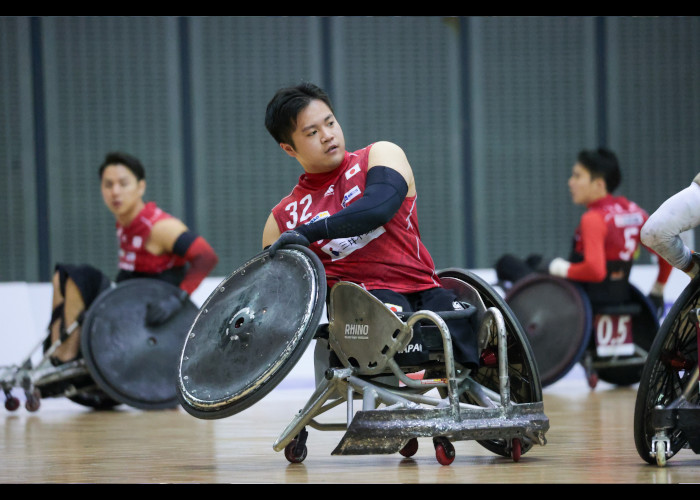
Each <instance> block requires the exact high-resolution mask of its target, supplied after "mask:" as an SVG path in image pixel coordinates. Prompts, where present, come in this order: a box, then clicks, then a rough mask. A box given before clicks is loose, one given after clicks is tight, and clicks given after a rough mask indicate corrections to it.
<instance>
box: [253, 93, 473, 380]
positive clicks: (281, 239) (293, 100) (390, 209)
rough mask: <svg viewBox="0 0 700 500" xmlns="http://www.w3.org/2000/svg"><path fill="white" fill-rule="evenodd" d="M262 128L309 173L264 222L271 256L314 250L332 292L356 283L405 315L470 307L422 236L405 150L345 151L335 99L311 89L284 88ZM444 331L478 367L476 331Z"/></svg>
mask: <svg viewBox="0 0 700 500" xmlns="http://www.w3.org/2000/svg"><path fill="white" fill-rule="evenodd" d="M265 126H266V127H267V130H268V131H269V132H270V134H271V135H272V137H273V138H274V139H275V141H276V142H277V143H278V144H279V145H280V147H281V148H282V150H283V151H284V152H286V153H287V154H288V155H289V156H290V157H292V158H295V159H296V160H297V161H298V162H299V163H300V164H301V166H302V168H303V169H304V173H303V174H302V175H301V176H300V177H299V182H298V184H297V185H296V186H295V187H294V189H293V190H292V192H291V193H290V194H289V195H287V196H286V197H285V198H283V199H282V201H280V202H279V204H277V205H276V206H275V207H274V208H273V209H272V212H271V214H270V216H269V217H268V219H267V222H266V224H265V228H264V230H263V239H262V244H263V248H267V247H269V248H270V250H269V251H270V254H271V255H272V256H273V258H274V254H275V252H276V251H277V250H278V249H279V248H281V247H283V246H285V245H288V244H300V245H304V246H308V247H310V248H311V249H312V250H313V251H314V252H315V253H316V254H317V255H318V256H319V258H320V259H321V262H322V263H323V265H324V267H325V272H326V277H327V283H328V285H329V286H332V285H333V284H335V283H337V282H338V281H340V280H343V281H350V282H353V283H357V284H359V285H361V286H363V287H364V288H365V289H366V290H368V291H369V292H370V293H371V294H373V295H374V296H376V297H377V298H379V299H380V300H382V301H383V302H385V303H387V304H389V305H390V306H392V307H394V308H395V310H399V311H401V310H402V311H416V310H418V309H419V308H420V309H428V310H433V311H448V310H453V309H461V308H463V306H462V304H460V303H459V302H458V301H457V300H456V296H455V294H454V293H453V292H452V291H450V290H447V289H445V288H442V287H441V286H440V283H439V280H438V278H437V276H436V273H435V266H434V264H433V259H432V257H431V256H430V254H429V252H428V250H427V249H426V248H425V246H424V245H423V243H422V241H421V239H420V232H419V230H418V212H417V207H416V201H417V194H416V185H415V179H414V177H413V171H412V170H411V166H410V164H409V163H408V159H407V158H406V155H405V154H404V152H403V150H402V149H401V148H400V147H399V146H397V145H395V144H393V143H390V142H384V141H381V142H377V143H374V144H371V145H369V146H367V147H365V148H363V149H360V150H358V151H355V152H352V153H351V152H348V151H346V150H345V138H344V136H343V131H342V129H341V127H340V124H339V123H338V121H337V119H336V117H335V116H334V113H333V107H332V105H331V102H330V99H329V98H328V96H327V95H326V93H325V92H324V91H323V90H321V89H320V88H318V87H317V86H316V85H313V84H308V83H305V84H301V85H298V86H295V87H290V88H284V89H281V90H279V91H278V92H277V93H276V94H275V96H274V97H273V98H272V100H271V101H270V102H269V104H268V106H267V112H266V116H265ZM447 325H448V327H449V329H450V333H451V334H452V337H453V344H454V353H455V359H456V360H457V361H458V362H459V363H461V364H463V365H464V366H468V367H476V366H478V352H477V351H478V349H477V345H476V332H475V331H474V329H473V328H472V327H471V325H469V324H468V322H466V321H459V320H457V321H448V322H447ZM425 355H426V357H427V353H425Z"/></svg>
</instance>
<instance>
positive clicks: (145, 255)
mask: <svg viewBox="0 0 700 500" xmlns="http://www.w3.org/2000/svg"><path fill="white" fill-rule="evenodd" d="M169 217H172V216H171V215H170V214H168V213H166V212H163V211H162V210H161V209H160V208H158V207H157V206H156V204H155V203H154V202H152V201H151V202H148V203H146V206H145V207H143V210H141V212H139V214H138V215H137V216H136V217H135V218H134V220H132V221H131V223H130V224H129V225H128V226H126V227H124V226H122V225H121V224H119V222H117V224H116V225H117V239H118V240H119V269H123V270H125V271H133V272H137V273H148V274H159V273H162V272H163V271H167V270H168V269H171V268H173V267H182V266H184V265H185V262H186V261H185V259H183V258H182V257H179V256H178V255H175V254H171V253H164V254H162V255H153V254H152V253H150V252H149V251H147V250H146V248H145V245H146V241H148V237H149V236H150V234H151V230H152V229H153V225H154V224H155V223H156V222H158V221H159V220H162V219H167V218H169Z"/></svg>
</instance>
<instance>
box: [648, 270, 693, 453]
mask: <svg viewBox="0 0 700 500" xmlns="http://www.w3.org/2000/svg"><path fill="white" fill-rule="evenodd" d="M699 343H700V276H698V277H695V278H694V279H693V280H691V282H690V283H689V284H688V285H687V286H686V288H685V289H684V290H683V291H682V292H681V294H680V296H679V297H678V299H676V301H675V303H674V304H673V306H672V307H671V309H670V311H669V312H668V314H667V315H666V318H665V319H664V321H663V323H662V324H661V327H660V329H659V331H658V334H657V336H656V338H655V339H654V343H653V345H652V347H651V349H650V351H649V355H648V357H647V360H646V363H645V365H644V370H643V371H642V379H641V382H640V384H639V389H638V390H637V399H636V402H635V409H634V441H635V446H636V448H637V452H638V454H639V456H640V457H641V458H642V459H643V460H644V461H645V462H647V463H649V464H656V465H658V466H659V467H663V466H665V465H666V463H667V461H668V459H669V458H671V457H673V456H674V455H676V454H677V453H678V452H679V451H680V450H681V449H686V448H690V449H691V450H692V451H693V452H694V453H695V454H699V453H700V386H699V384H698V378H699V377H698V350H699V347H700V345H699Z"/></svg>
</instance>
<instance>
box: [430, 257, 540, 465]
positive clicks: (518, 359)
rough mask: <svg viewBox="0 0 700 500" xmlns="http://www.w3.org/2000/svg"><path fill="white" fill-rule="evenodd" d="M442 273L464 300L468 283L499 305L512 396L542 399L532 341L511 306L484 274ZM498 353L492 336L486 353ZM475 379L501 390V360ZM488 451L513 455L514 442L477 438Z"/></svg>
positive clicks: (451, 270) (445, 283)
mask: <svg viewBox="0 0 700 500" xmlns="http://www.w3.org/2000/svg"><path fill="white" fill-rule="evenodd" d="M438 276H439V277H440V280H441V282H442V285H443V286H444V287H445V288H449V289H452V290H455V291H456V292H457V294H458V296H459V297H460V299H465V300H466V299H467V296H466V295H465V293H464V285H463V283H466V284H467V285H471V286H472V287H473V288H475V289H476V291H477V292H479V295H480V296H481V299H482V300H483V302H484V305H485V306H486V307H487V308H489V307H495V308H497V309H498V310H499V311H500V312H501V314H502V315H503V320H504V322H505V327H506V337H507V341H508V379H509V382H510V396H511V399H512V400H513V401H514V402H515V403H535V402H541V401H542V385H541V383H540V375H539V371H538V368H537V364H536V362H535V356H534V354H533V352H532V348H531V347H530V343H529V341H528V339H527V336H526V335H525V332H524V331H523V328H522V326H521V325H520V322H519V321H518V319H517V318H516V317H515V315H514V314H513V312H512V311H511V309H510V307H509V306H508V304H506V302H505V301H504V300H503V298H502V297H501V296H500V295H499V294H498V293H497V292H496V291H495V290H494V289H493V288H492V287H491V286H490V285H489V284H488V283H487V282H486V281H485V280H483V279H482V278H481V277H479V276H478V275H476V274H474V273H472V272H470V271H468V270H465V269H457V268H449V269H444V270H441V271H439V272H438ZM486 351H488V352H491V353H497V352H498V351H497V339H495V338H490V339H489V342H488V345H487V346H486V348H485V350H484V352H486ZM472 377H473V379H474V380H475V381H476V382H478V383H479V384H482V385H483V386H485V387H488V388H489V389H491V390H493V391H495V392H499V390H500V381H499V376H498V363H495V364H486V363H484V364H482V366H481V367H480V368H479V369H478V370H477V372H476V373H474V374H473V375H472ZM465 399H467V400H466V401H464V402H466V403H471V404H477V403H476V401H470V400H468V398H465ZM477 442H478V443H479V444H480V445H481V446H483V447H484V448H486V449H487V450H489V451H491V452H493V453H495V454H497V455H501V456H503V457H507V458H510V457H511V444H510V443H509V442H506V440H504V439H498V440H480V441H477ZM532 446H533V443H531V442H529V441H526V442H522V447H521V450H520V454H521V455H522V454H525V453H526V452H527V451H528V450H530V448H532Z"/></svg>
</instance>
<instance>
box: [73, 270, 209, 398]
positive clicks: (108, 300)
mask: <svg viewBox="0 0 700 500" xmlns="http://www.w3.org/2000/svg"><path fill="white" fill-rule="evenodd" d="M177 291H178V289H177V287H176V286H174V285H172V284H170V283H167V282H165V281H162V280H158V279H153V278H137V279H130V280H126V281H122V282H120V283H119V284H117V286H115V287H112V288H110V289H108V290H106V291H104V292H103V293H102V294H100V296H99V297H98V298H97V299H96V300H95V301H94V302H93V303H92V305H91V306H90V308H89V309H88V311H87V314H86V315H85V321H84V322H83V326H82V329H81V335H80V349H81V352H82V355H83V357H84V359H85V364H86V366H87V368H88V372H89V374H90V376H91V377H92V378H93V379H94V380H95V382H96V383H97V387H98V388H99V389H100V390H101V391H102V392H103V393H104V394H105V395H106V396H107V397H109V398H111V399H113V400H114V401H118V402H120V403H124V404H128V405H129V406H132V407H134V408H139V409H143V410H161V409H166V408H176V407H177V406H178V398H177V362H178V357H179V355H180V352H181V349H182V343H183V342H184V340H185V336H186V335H187V330H188V329H189V328H190V326H191V325H192V322H193V321H194V318H195V316H196V315H197V311H198V308H197V306H196V305H195V304H194V303H193V302H192V301H187V302H186V303H185V304H184V305H183V307H182V308H181V309H180V310H179V311H178V312H177V313H176V314H175V315H174V316H173V317H172V318H170V319H169V320H168V321H167V322H165V323H163V324H160V325H156V326H150V325H147V324H146V312H147V308H148V304H149V302H151V301H153V300H158V299H161V298H166V297H168V296H170V295H173V294H174V293H177ZM77 399H78V401H79V402H80V404H85V403H86V402H88V404H89V405H92V404H95V405H97V406H96V407H104V405H106V404H108V403H106V402H105V399H104V398H102V397H97V398H95V397H94V393H88V394H85V395H84V396H83V397H78V398H77Z"/></svg>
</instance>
